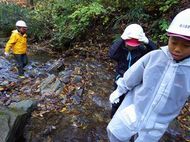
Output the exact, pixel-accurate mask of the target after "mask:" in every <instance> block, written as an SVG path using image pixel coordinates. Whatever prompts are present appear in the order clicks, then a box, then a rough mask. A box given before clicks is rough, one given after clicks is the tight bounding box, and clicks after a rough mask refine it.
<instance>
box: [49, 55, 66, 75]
mask: <svg viewBox="0 0 190 142" xmlns="http://www.w3.org/2000/svg"><path fill="white" fill-rule="evenodd" d="M64 68H65V66H64V60H63V59H62V58H60V59H58V60H57V61H54V63H53V64H51V66H50V67H49V68H47V71H48V72H49V73H55V72H60V71H61V70H64Z"/></svg>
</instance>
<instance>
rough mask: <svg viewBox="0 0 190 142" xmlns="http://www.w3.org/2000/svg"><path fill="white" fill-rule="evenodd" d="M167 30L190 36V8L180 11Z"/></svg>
mask: <svg viewBox="0 0 190 142" xmlns="http://www.w3.org/2000/svg"><path fill="white" fill-rule="evenodd" d="M166 31H167V32H168V33H173V34H175V35H182V36H188V37H190V8H188V9H186V10H183V11H181V12H180V13H178V14H177V15H176V16H175V17H174V19H173V21H172V23H171V24H170V26H169V28H168V29H167V30H166Z"/></svg>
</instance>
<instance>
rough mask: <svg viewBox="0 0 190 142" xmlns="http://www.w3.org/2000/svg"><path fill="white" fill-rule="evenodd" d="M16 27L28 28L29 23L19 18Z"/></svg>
mask: <svg viewBox="0 0 190 142" xmlns="http://www.w3.org/2000/svg"><path fill="white" fill-rule="evenodd" d="M16 27H26V28H27V25H26V23H25V22H24V21H22V20H19V21H17V22H16Z"/></svg>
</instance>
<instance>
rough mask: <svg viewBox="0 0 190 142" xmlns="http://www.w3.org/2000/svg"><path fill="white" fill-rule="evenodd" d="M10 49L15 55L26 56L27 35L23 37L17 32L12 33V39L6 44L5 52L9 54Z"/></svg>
mask: <svg viewBox="0 0 190 142" xmlns="http://www.w3.org/2000/svg"><path fill="white" fill-rule="evenodd" d="M10 48H12V51H13V54H25V53H26V50H27V35H26V34H24V35H22V34H20V33H19V32H18V31H17V30H14V31H12V34H11V37H10V39H9V41H8V42H7V44H6V47H5V52H7V53H9V50H10Z"/></svg>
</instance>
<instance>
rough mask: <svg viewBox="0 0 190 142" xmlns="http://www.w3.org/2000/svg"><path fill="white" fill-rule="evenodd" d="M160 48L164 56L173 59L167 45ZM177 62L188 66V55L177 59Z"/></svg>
mask: <svg viewBox="0 0 190 142" xmlns="http://www.w3.org/2000/svg"><path fill="white" fill-rule="evenodd" d="M160 49H161V50H162V51H163V52H164V53H165V54H166V56H167V57H168V58H169V59H170V60H173V57H172V55H171V53H170V52H169V49H168V46H163V47H160ZM178 64H179V65H184V66H190V57H188V58H185V59H183V60H182V61H179V62H178Z"/></svg>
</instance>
